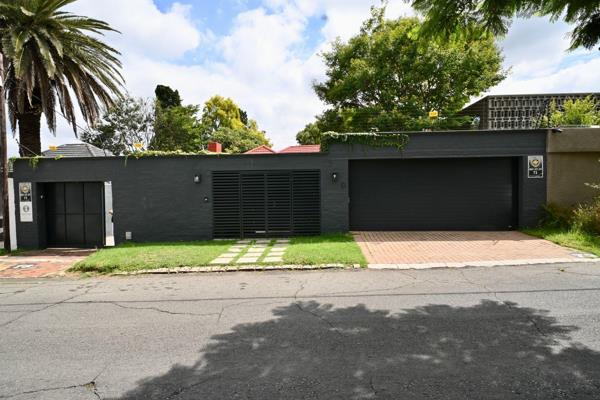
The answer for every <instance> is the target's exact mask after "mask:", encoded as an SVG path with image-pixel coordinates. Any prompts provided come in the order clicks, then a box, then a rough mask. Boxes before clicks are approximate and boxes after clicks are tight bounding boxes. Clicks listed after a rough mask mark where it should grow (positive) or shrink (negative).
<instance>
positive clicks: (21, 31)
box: [0, 0, 123, 156]
mask: <svg viewBox="0 0 600 400" xmlns="http://www.w3.org/2000/svg"><path fill="white" fill-rule="evenodd" d="M74 1H75V0H10V1H9V0H0V51H1V52H2V54H3V55H4V57H5V61H6V63H7V65H6V82H5V88H6V97H7V103H8V111H9V120H10V122H11V126H12V129H13V131H16V129H17V127H18V130H19V138H20V145H21V146H20V154H21V155H22V156H32V155H39V154H40V153H41V144H40V121H41V116H42V114H44V115H45V117H46V122H47V124H48V127H49V129H50V131H51V132H53V133H54V132H55V131H56V111H55V110H56V107H60V109H61V110H62V114H63V115H64V117H65V118H66V119H67V121H68V122H69V123H70V124H71V125H72V126H73V129H74V131H75V132H76V131H77V125H76V117H75V114H76V113H75V104H76V103H77V104H78V105H79V109H80V111H81V114H82V115H83V118H84V119H85V121H86V122H87V123H88V124H92V123H93V122H94V121H96V120H97V119H98V118H99V116H100V113H101V108H102V107H104V108H108V107H110V106H112V105H113V104H114V98H115V97H120V96H121V92H120V90H121V87H122V82H123V80H122V77H121V75H120V73H119V69H120V67H121V63H120V61H119V60H118V58H117V57H118V55H119V52H118V51H117V50H115V49H113V48H112V47H110V46H108V45H106V44H105V43H103V42H102V41H100V40H98V39H97V38H96V37H92V36H90V35H89V33H92V34H95V35H99V34H103V33H104V32H109V31H114V30H113V29H112V28H111V27H110V26H109V25H108V24H106V23H105V22H102V21H99V20H96V19H93V18H87V17H83V16H77V15H73V14H71V13H69V12H66V11H64V7H65V6H68V5H69V4H71V3H73V2H74Z"/></svg>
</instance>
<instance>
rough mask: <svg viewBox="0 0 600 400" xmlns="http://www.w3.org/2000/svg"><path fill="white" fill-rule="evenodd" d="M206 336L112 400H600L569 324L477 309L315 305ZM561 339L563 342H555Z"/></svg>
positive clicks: (593, 356) (592, 364)
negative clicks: (182, 359) (197, 354)
mask: <svg viewBox="0 0 600 400" xmlns="http://www.w3.org/2000/svg"><path fill="white" fill-rule="evenodd" d="M274 315H275V317H276V318H274V319H272V320H270V321H266V322H260V323H252V324H241V325H237V326H235V327H234V328H232V332H230V333H227V334H222V335H216V336H214V337H213V340H214V344H211V345H209V346H207V347H206V348H204V349H202V353H203V357H202V358H201V359H200V360H199V361H198V362H197V363H196V365H194V366H192V367H187V366H179V365H176V366H174V367H173V368H172V369H171V370H170V371H169V372H168V373H167V374H165V375H162V376H158V377H155V378H151V379H147V380H143V381H141V382H139V386H138V387H137V388H136V389H135V390H133V391H131V392H130V393H128V394H126V395H125V396H124V397H122V398H121V399H232V398H243V399H281V398H288V399H299V398H304V399H374V398H384V399H387V398H393V399H420V398H436V399H441V398H443V399H461V400H462V399H477V398H486V399H512V398H519V399H521V398H522V399H544V400H547V399H553V398H561V399H564V398H572V399H574V398H576V399H598V396H599V394H600V368H599V366H600V353H598V352H595V351H593V350H591V349H588V348H586V347H584V346H582V345H577V344H567V345H566V346H567V347H562V348H561V349H558V346H556V345H558V344H559V342H562V341H565V340H568V339H569V336H568V334H569V333H570V332H572V331H574V330H575V329H576V328H575V327H572V326H562V325H557V324H556V320H555V319H554V318H552V317H549V316H547V315H546V313H545V312H542V311H537V310H533V309H530V308H521V307H518V306H517V305H516V304H510V303H509V304H504V303H497V302H493V301H484V302H482V303H481V304H478V305H476V306H473V307H452V306H448V305H428V306H424V307H418V308H414V309H408V310H405V312H403V313H401V314H397V315H392V314H390V313H388V312H386V311H370V310H368V309H367V308H365V307H364V306H362V305H358V306H355V307H348V308H337V309H334V308H333V307H332V306H330V305H323V304H319V303H316V302H305V303H293V304H290V305H288V306H285V307H281V308H277V309H275V310H274ZM562 343H564V342H562Z"/></svg>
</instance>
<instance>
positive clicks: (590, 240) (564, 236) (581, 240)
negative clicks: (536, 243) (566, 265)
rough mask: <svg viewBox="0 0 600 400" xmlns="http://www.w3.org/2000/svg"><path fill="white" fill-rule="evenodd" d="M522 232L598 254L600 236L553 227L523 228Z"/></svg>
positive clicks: (599, 252)
mask: <svg viewBox="0 0 600 400" xmlns="http://www.w3.org/2000/svg"><path fill="white" fill-rule="evenodd" d="M523 232H524V233H527V234H528V235H531V236H536V237H539V238H542V239H546V240H549V241H551V242H554V243H556V244H559V245H561V246H566V247H571V248H573V249H577V250H582V251H586V252H588V253H592V254H595V255H597V256H600V236H598V235H592V234H589V233H583V232H578V231H571V230H566V229H555V228H536V229H525V230H523Z"/></svg>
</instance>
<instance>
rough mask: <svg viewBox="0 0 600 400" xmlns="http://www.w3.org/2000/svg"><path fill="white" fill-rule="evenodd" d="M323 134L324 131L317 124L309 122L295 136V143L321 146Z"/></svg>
mask: <svg viewBox="0 0 600 400" xmlns="http://www.w3.org/2000/svg"><path fill="white" fill-rule="evenodd" d="M323 132H325V131H324V130H322V128H319V125H318V123H317V122H310V123H308V124H306V126H305V127H304V129H302V130H301V131H300V132H298V133H297V134H296V141H297V142H298V143H299V144H321V133H323Z"/></svg>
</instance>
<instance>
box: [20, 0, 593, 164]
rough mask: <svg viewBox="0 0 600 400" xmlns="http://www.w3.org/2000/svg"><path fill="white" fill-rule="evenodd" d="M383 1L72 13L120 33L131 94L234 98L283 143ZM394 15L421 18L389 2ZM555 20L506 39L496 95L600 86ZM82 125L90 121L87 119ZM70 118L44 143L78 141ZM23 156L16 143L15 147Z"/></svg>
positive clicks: (117, 6)
mask: <svg viewBox="0 0 600 400" xmlns="http://www.w3.org/2000/svg"><path fill="white" fill-rule="evenodd" d="M379 4H380V1H379V0H179V1H173V0H103V1H98V0H79V1H77V2H75V3H74V4H72V5H71V8H70V11H72V12H74V13H77V14H81V15H87V16H92V17H95V18H99V19H102V20H105V21H107V22H108V23H110V24H111V25H112V26H113V27H114V28H116V29H118V30H119V31H121V34H120V35H116V34H111V35H108V36H107V37H105V40H106V41H107V42H108V43H109V44H111V45H113V46H114V47H116V48H117V49H119V50H120V51H121V53H122V57H121V58H122V61H123V73H124V76H125V79H126V89H127V91H128V92H129V93H130V94H132V95H134V96H140V97H151V96H152V95H153V91H154V88H155V86H156V85H157V84H167V85H170V86H171V87H173V88H177V89H178V90H179V91H180V92H181V94H182V97H183V98H184V101H185V102H187V103H194V104H202V103H203V102H204V101H206V100H207V99H208V98H209V97H210V96H212V95H214V94H220V95H224V96H228V97H231V98H233V99H234V100H235V101H236V102H237V103H238V104H239V105H240V106H241V107H242V108H244V109H245V110H247V111H248V113H249V115H250V117H251V118H254V119H256V120H257V122H258V125H259V127H260V128H261V129H264V130H266V131H267V135H268V136H269V137H270V138H271V140H272V141H273V143H274V147H275V148H282V147H284V146H287V145H290V144H294V142H295V134H296V132H298V131H299V130H300V129H302V128H303V127H304V125H305V124H306V123H308V122H310V121H312V120H313V117H314V115H316V114H319V113H320V112H321V111H322V110H323V109H324V105H323V104H322V103H321V102H320V101H319V99H318V98H317V96H316V95H315V94H314V92H313V90H312V87H311V84H312V82H313V81H315V80H320V79H323V76H324V72H325V68H324V65H323V62H322V60H321V58H320V57H319V52H321V51H323V50H325V49H327V48H328V46H329V43H331V41H332V40H334V39H335V38H336V37H340V38H341V39H342V40H345V39H348V38H349V37H351V36H352V35H354V34H356V33H357V31H358V29H359V28H360V24H361V22H362V21H363V20H365V19H366V18H367V17H368V14H369V9H370V7H371V6H372V5H379ZM387 10H388V11H387V17H388V18H398V17H401V16H408V15H414V12H413V10H412V9H411V8H410V6H409V5H408V4H407V3H406V2H405V1H403V0H390V1H389V5H388V8H387ZM571 29H572V27H569V26H568V25H566V24H564V23H562V22H560V21H559V22H556V23H551V22H550V21H549V20H548V19H547V18H533V19H528V20H517V21H515V22H514V24H513V25H512V27H511V29H510V32H509V34H508V35H507V36H506V37H505V38H502V39H501V40H499V45H500V46H501V48H502V49H503V52H504V55H505V63H504V67H505V68H506V69H510V74H509V76H508V78H507V79H506V80H505V81H503V82H502V83H501V84H500V85H498V86H497V87H495V88H492V89H491V90H490V91H489V92H488V93H489V94H500V93H538V92H541V93H544V92H545V93H549V92H572V91H577V92H584V91H600V74H599V73H598V71H600V51H597V50H595V51H582V50H577V51H575V52H571V53H569V52H567V51H566V49H567V48H568V47H569V38H568V32H569V31H570V30H571ZM80 125H83V122H82V121H81V122H80ZM75 141H76V139H75V138H74V136H73V133H72V130H71V129H70V128H69V127H67V126H66V125H65V124H64V122H62V123H61V124H59V127H58V132H57V135H56V136H52V135H51V134H50V133H49V132H47V130H45V131H44V132H43V137H42V147H43V148H44V149H45V148H47V147H48V146H49V145H52V144H62V143H69V142H75ZM10 150H11V153H13V154H15V153H16V143H15V142H14V141H11V143H10Z"/></svg>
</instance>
